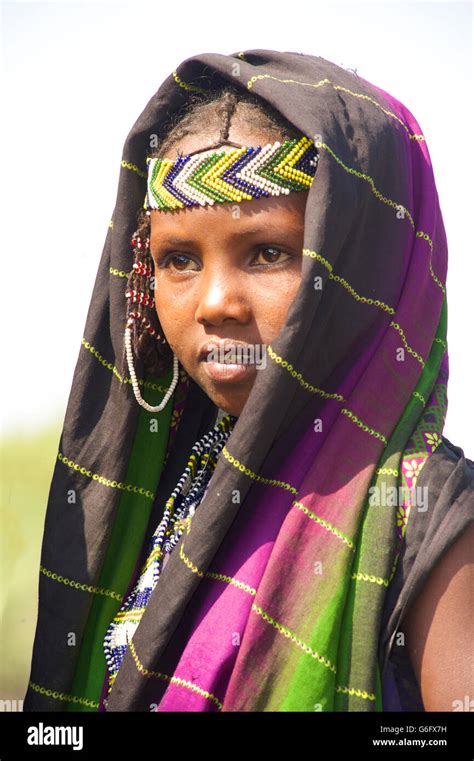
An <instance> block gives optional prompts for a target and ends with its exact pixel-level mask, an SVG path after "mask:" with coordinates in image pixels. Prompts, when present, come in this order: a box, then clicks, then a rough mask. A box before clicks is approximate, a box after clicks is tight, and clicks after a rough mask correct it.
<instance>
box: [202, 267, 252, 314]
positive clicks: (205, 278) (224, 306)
mask: <svg viewBox="0 0 474 761" xmlns="http://www.w3.org/2000/svg"><path fill="white" fill-rule="evenodd" d="M251 313H252V310H251V306H250V303H249V300H248V288H247V292H245V288H244V283H243V282H242V278H240V277H239V276H238V274H237V273H236V272H235V270H234V271H232V272H230V271H222V269H221V268H219V270H211V269H208V270H207V272H205V271H203V273H202V276H201V278H200V289H199V302H198V306H197V308H196V313H195V320H196V322H198V323H199V324H200V325H221V324H222V323H223V322H225V321H226V320H233V321H235V322H238V323H239V324H242V325H245V324H246V323H248V322H249V320H250V317H251Z"/></svg>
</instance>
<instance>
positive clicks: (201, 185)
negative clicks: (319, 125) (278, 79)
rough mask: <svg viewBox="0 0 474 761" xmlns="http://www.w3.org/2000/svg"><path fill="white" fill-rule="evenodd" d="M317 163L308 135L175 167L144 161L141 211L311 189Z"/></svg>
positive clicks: (185, 160)
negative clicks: (145, 177)
mask: <svg viewBox="0 0 474 761" xmlns="http://www.w3.org/2000/svg"><path fill="white" fill-rule="evenodd" d="M229 144H230V145H236V144H235V143H229ZM317 162H318V153H317V151H316V148H315V146H314V143H313V141H312V140H310V139H309V138H307V137H306V136H303V137H301V138H299V139H295V140H286V141H285V142H284V143H283V144H282V143H279V142H276V143H268V145H266V146H264V147H263V148H262V146H260V145H259V146H258V147H256V148H249V147H248V146H240V147H239V148H238V149H233V150H231V151H219V150H212V151H207V150H204V151H199V152H197V151H196V152H194V154H193V153H188V154H187V155H183V156H179V158H178V159H176V161H174V162H173V161H171V160H170V159H166V158H147V164H148V180H147V194H146V197H145V202H144V204H143V208H144V209H147V210H149V211H150V210H155V211H156V210H157V211H167V210H171V209H183V208H186V207H188V206H204V205H206V204H210V205H213V204H214V203H216V202H217V203H225V202H227V201H230V202H233V203H240V202H241V201H251V200H252V199H256V198H261V197H262V196H263V197H269V196H279V195H281V194H284V195H287V194H288V193H290V192H291V191H301V190H309V188H310V187H311V185H312V182H313V179H314V175H315V173H316V167H317Z"/></svg>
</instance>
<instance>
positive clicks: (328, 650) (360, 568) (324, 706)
mask: <svg viewBox="0 0 474 761" xmlns="http://www.w3.org/2000/svg"><path fill="white" fill-rule="evenodd" d="M446 330H447V303H446V296H445V298H444V301H443V306H442V310H441V314H440V318H439V322H438V329H437V332H436V339H441V341H443V342H445V341H446ZM436 339H435V340H434V341H433V343H432V346H431V351H430V355H429V358H428V360H427V362H426V365H425V367H424V369H423V372H422V374H421V376H420V379H419V381H418V383H417V386H416V389H415V392H418V393H419V394H421V395H422V396H423V397H424V398H425V399H427V398H428V397H429V396H430V394H431V393H432V391H433V389H434V386H435V383H436V379H437V376H438V372H439V368H440V364H441V361H442V358H443V354H444V348H443V344H442V343H441V342H440V341H439V340H436ZM430 409H431V408H430ZM425 411H426V407H425V408H424V409H422V408H420V404H419V402H418V401H417V399H416V398H415V397H413V396H412V397H411V398H410V401H409V403H408V404H407V406H406V408H405V410H404V412H403V415H402V416H401V418H400V420H399V422H398V424H397V426H396V428H395V430H394V431H393V433H392V436H391V437H390V440H389V442H388V444H387V446H386V448H385V450H384V452H383V455H382V458H381V460H380V462H379V463H378V466H377V467H384V468H397V469H399V472H400V473H401V460H402V457H403V450H404V449H405V447H406V445H407V441H408V440H409V438H410V434H411V433H412V432H413V431H414V430H416V429H417V428H418V427H420V426H421V428H423V427H424V426H425V423H424V421H423V415H424V412H425ZM441 413H442V414H443V415H445V413H446V410H445V409H443V410H441ZM441 427H442V426H441ZM397 478H400V477H397V476H394V475H387V474H380V475H378V476H377V475H376V474H374V478H373V482H372V483H373V485H374V484H375V485H377V486H378V487H379V488H382V482H385V484H386V486H387V488H388V487H390V486H395V487H397V486H399V482H398V481H397ZM368 507H369V502H368V498H367V502H366V504H365V506H364V510H365V514H364V515H363V517H362V523H361V532H360V534H359V537H358V538H357V546H356V553H355V557H354V560H353V564H352V569H351V573H352V572H361V573H364V572H367V570H368V569H374V570H375V573H376V574H379V575H380V576H381V577H382V578H389V577H390V571H391V562H389V560H388V559H389V558H392V559H393V556H394V555H395V554H396V550H397V541H398V537H397V531H396V520H395V519H394V512H393V510H390V509H388V508H380V507H375V508H372V509H371V510H370V509H368ZM380 547H383V548H384V552H383V553H381V552H380ZM384 555H385V556H386V558H387V560H386V561H385V567H384V566H383V563H384ZM372 572H374V571H372ZM343 584H344V586H343V587H341V588H339V589H334V590H333V592H332V594H331V595H329V597H330V602H329V604H328V605H326V606H325V608H324V609H323V610H321V609H318V610H308V617H310V618H311V620H313V621H314V622H315V623H314V625H313V628H312V631H311V637H310V638H309V642H308V644H309V646H310V647H312V648H314V649H316V650H317V648H318V647H319V648H320V649H321V651H322V652H324V654H325V656H326V657H329V660H330V663H331V664H333V665H335V666H336V673H334V670H331V668H329V667H328V665H325V664H323V663H320V662H319V661H318V659H317V658H315V657H310V658H308V655H307V654H305V655H302V656H301V657H299V658H298V661H297V663H296V665H295V664H294V662H292V663H289V665H288V668H287V670H286V672H285V673H282V675H281V678H280V679H279V680H276V681H275V682H274V683H273V685H272V695H271V698H270V700H269V708H268V709H267V710H279V711H318V710H319V711H343V712H347V711H370V710H373V709H375V711H383V706H382V686H381V675H380V670H379V664H378V662H377V660H376V659H374V657H373V654H374V653H376V652H377V645H378V637H379V635H380V632H379V629H378V627H375V626H374V627H373V628H370V627H368V626H367V621H370V620H372V619H374V620H379V617H380V615H381V612H382V608H383V604H384V600H385V587H384V586H383V585H379V584H376V583H370V582H365V581H362V582H357V581H355V580H353V579H351V578H350V574H349V575H348V576H346V578H345V579H344V581H343ZM341 597H345V602H343V605H342V606H341ZM341 611H342V616H341ZM316 643H318V644H317V645H316ZM370 685H373V689H374V692H373V693H372V692H370V694H371V695H374V696H375V701H374V700H373V698H372V699H369V698H368V697H367V696H365V697H364V696H362V695H360V694H357V690H366V692H367V695H368V694H369V691H370ZM337 688H339V689H337ZM341 688H342V689H341ZM315 695H318V703H315V700H314V696H315Z"/></svg>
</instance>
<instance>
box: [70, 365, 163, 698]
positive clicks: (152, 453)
mask: <svg viewBox="0 0 474 761" xmlns="http://www.w3.org/2000/svg"><path fill="white" fill-rule="evenodd" d="M146 379H147V380H151V381H153V382H155V383H159V384H160V385H163V386H165V387H168V386H169V385H170V383H171V379H172V373H171V370H170V371H169V372H168V373H167V375H166V376H164V377H163V378H151V377H149V376H147V378H146ZM175 394H176V392H175ZM144 396H145V398H146V400H147V402H148V403H149V404H153V405H156V404H159V403H160V401H161V400H162V398H163V396H164V392H163V391H159V390H157V389H150V388H148V387H147V388H146V394H144ZM174 396H175V395H173V398H172V399H171V400H170V401H169V402H168V404H167V405H166V407H165V408H164V409H163V410H162V411H161V412H157V413H153V412H148V411H147V410H145V409H144V408H143V407H140V412H139V415H138V423H137V428H136V433H135V438H134V442H133V446H132V450H131V455H130V459H129V463H128V469H127V475H126V478H125V481H127V482H128V483H133V484H137V485H140V486H143V487H144V488H145V489H148V490H150V491H152V492H155V491H156V488H157V485H158V482H159V479H160V476H161V471H162V468H163V462H164V459H165V455H166V450H167V443H168V436H169V430H170V424H171V414H172V410H173V405H174ZM154 419H155V420H157V421H158V430H157V431H156V432H155V431H150V421H151V420H154ZM152 504H153V503H152V500H151V499H149V498H147V497H143V496H141V495H139V494H134V493H133V492H126V491H124V492H122V493H121V495H120V499H119V503H118V507H117V513H116V517H115V520H114V524H113V528H112V534H111V539H110V543H109V546H108V549H107V554H106V557H105V561H104V565H103V568H102V571H101V574H100V578H99V581H98V583H97V586H98V587H101V588H103V589H109V590H113V591H114V592H118V593H119V594H121V595H122V596H123V595H124V594H125V592H126V591H127V588H128V584H129V582H130V578H131V575H132V573H133V570H134V568H135V563H136V561H137V558H138V555H139V553H140V550H141V548H142V544H143V539H144V535H145V531H146V527H147V524H148V520H149V517H150V512H151V508H152ZM120 606H121V603H120V602H119V601H118V600H114V599H113V598H111V597H105V596H103V595H94V599H93V601H92V605H91V609H90V612H89V617H88V619H87V623H86V627H85V631H84V636H83V640H82V643H81V651H80V654H79V658H78V661H77V665H76V671H75V675H74V680H73V684H72V688H71V693H72V694H73V695H78V696H80V697H83V698H87V699H88V700H92V701H94V702H95V703H99V700H100V694H101V692H102V686H103V682H104V678H105V673H106V662H105V655H104V650H103V641H104V637H105V634H106V631H107V628H108V626H109V624H110V621H111V620H112V619H113V617H114V616H115V614H116V612H117V611H118V609H119V608H120ZM65 710H67V711H95V710H97V709H95V708H89V707H88V706H84V705H81V704H75V703H74V704H72V703H71V704H67V705H66V707H65Z"/></svg>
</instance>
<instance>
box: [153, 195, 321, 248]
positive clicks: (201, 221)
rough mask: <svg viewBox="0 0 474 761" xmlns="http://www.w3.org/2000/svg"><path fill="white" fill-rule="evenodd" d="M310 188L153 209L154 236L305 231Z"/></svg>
mask: <svg viewBox="0 0 474 761" xmlns="http://www.w3.org/2000/svg"><path fill="white" fill-rule="evenodd" d="M307 198H308V192H307V191H300V192H292V193H289V194H288V195H285V196H277V197H270V198H257V199H252V200H251V201H241V202H240V203H232V202H230V201H229V202H228V203H215V204H213V205H210V204H206V205H205V206H191V207H187V208H185V209H174V210H169V211H152V212H151V213H150V220H151V235H150V237H151V240H152V241H153V240H154V239H155V240H157V239H158V238H162V237H164V236H167V235H170V236H171V235H173V234H177V233H179V234H181V235H191V234H192V235H194V236H197V237H199V236H206V235H207V234H208V233H209V231H210V230H211V229H213V230H219V231H220V232H222V233H225V232H229V233H231V234H233V235H238V234H239V232H241V233H242V234H243V233H244V232H247V231H249V230H250V229H252V230H254V231H255V233H258V232H259V231H261V232H265V231H268V229H269V228H271V229H272V230H275V231H276V230H278V231H282V232H284V231H290V232H294V233H295V234H298V233H301V231H302V230H303V228H304V216H305V208H306V201H307Z"/></svg>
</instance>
